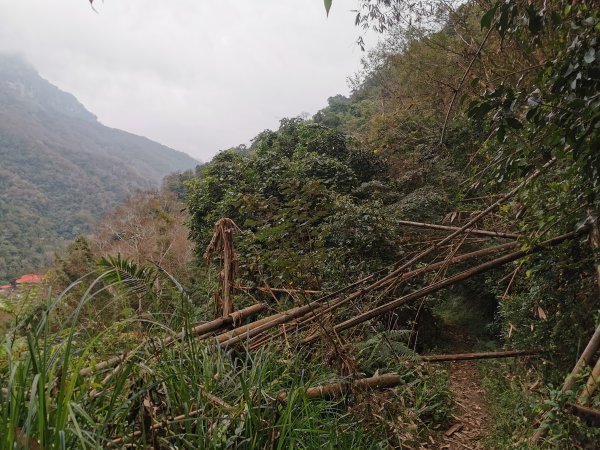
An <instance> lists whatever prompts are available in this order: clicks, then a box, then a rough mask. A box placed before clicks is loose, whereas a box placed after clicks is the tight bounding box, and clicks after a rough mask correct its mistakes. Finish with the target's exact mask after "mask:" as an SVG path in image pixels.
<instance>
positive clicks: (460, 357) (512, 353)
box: [421, 349, 547, 362]
mask: <svg viewBox="0 0 600 450" xmlns="http://www.w3.org/2000/svg"><path fill="white" fill-rule="evenodd" d="M545 352H547V350H542V349H533V350H503V351H498V352H480V353H456V354H449V355H423V356H421V359H422V360H423V361H425V362H443V361H472V360H475V359H498V358H514V357H517V356H532V355H539V354H541V353H545Z"/></svg>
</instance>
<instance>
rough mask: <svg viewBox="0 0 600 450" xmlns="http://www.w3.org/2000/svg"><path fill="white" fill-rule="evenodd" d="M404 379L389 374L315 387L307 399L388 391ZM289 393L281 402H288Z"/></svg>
mask: <svg viewBox="0 0 600 450" xmlns="http://www.w3.org/2000/svg"><path fill="white" fill-rule="evenodd" d="M401 382H402V377H400V375H398V374H397V373H387V374H384V375H378V376H375V377H370V378H361V379H359V380H354V381H351V382H340V383H331V384H324V385H322V386H315V387H312V388H308V389H307V390H306V397H308V398H309V399H317V398H322V399H334V398H338V397H342V396H343V395H345V394H347V393H349V392H357V391H366V390H373V389H386V388H390V387H394V386H397V385H399V384H400V383H401ZM287 397H288V393H287V392H285V391H284V392H280V393H279V394H278V395H277V399H278V400H279V401H281V402H285V401H286V400H287Z"/></svg>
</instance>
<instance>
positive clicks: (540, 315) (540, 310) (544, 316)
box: [537, 306, 548, 320]
mask: <svg viewBox="0 0 600 450" xmlns="http://www.w3.org/2000/svg"><path fill="white" fill-rule="evenodd" d="M537 313H538V317H539V318H540V319H542V320H548V316H546V313H545V312H544V310H543V309H542V307H541V306H538V307H537Z"/></svg>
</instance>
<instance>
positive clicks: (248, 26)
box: [0, 0, 362, 161]
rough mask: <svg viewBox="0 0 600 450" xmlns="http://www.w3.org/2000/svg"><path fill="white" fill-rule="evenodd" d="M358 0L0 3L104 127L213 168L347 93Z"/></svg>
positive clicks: (34, 55)
mask: <svg viewBox="0 0 600 450" xmlns="http://www.w3.org/2000/svg"><path fill="white" fill-rule="evenodd" d="M355 5H356V2H355V1H354V0H350V1H349V0H338V1H335V2H333V8H332V10H331V13H330V16H329V18H327V17H326V16H325V11H324V7H323V1H322V0H177V1H173V0H104V3H102V2H101V1H99V0H97V1H96V2H95V7H96V9H97V13H95V12H93V11H92V10H91V8H90V6H89V3H88V2H87V0H53V1H49V0H0V51H2V50H4V51H11V52H14V51H16V52H20V53H22V54H24V55H25V56H26V58H27V59H28V60H29V61H30V62H31V63H32V64H33V65H34V66H35V67H36V68H37V69H38V71H39V72H40V74H41V75H42V76H43V77H44V78H46V79H48V80H49V81H51V82H52V83H54V84H56V85H57V86H58V87H60V88H61V89H63V90H65V91H68V92H71V93H73V94H74V95H75V96H76V97H77V98H78V99H79V100H80V101H81V102H82V103H83V104H84V105H85V106H86V107H87V108H88V109H89V110H90V111H91V112H93V113H94V114H96V115H97V116H98V119H99V120H100V121H101V122H102V123H104V124H106V125H108V126H111V127H116V128H121V129H124V130H126V131H130V132H132V133H136V134H141V135H143V136H147V137H149V138H151V139H154V140H156V141H158V142H160V143H163V144H165V145H168V146H170V147H173V148H176V149H178V150H182V151H185V152H187V153H189V154H190V155H192V156H194V157H195V158H198V159H202V160H205V161H206V160H208V159H210V157H211V156H212V155H214V154H215V153H216V152H217V151H218V150H221V149H224V148H228V147H231V146H235V145H237V144H240V143H247V142H248V141H249V140H250V139H251V138H252V137H254V136H255V135H256V134H258V132H260V131H262V130H264V129H265V128H271V129H273V128H277V124H278V122H279V119H281V118H282V117H291V116H297V115H299V114H301V113H305V112H307V113H310V114H314V113H315V112H316V111H317V110H318V109H320V108H322V107H323V106H325V105H326V104H327V97H329V96H332V95H335V94H338V93H342V94H347V93H348V86H347V82H346V79H347V77H348V76H350V75H352V74H353V73H354V72H356V70H357V69H358V68H359V61H360V58H361V56H362V53H361V51H360V49H359V48H358V46H357V45H356V44H355V42H356V38H357V37H358V35H359V33H360V30H359V29H357V28H355V27H354V13H352V12H351V9H353V8H354V7H355Z"/></svg>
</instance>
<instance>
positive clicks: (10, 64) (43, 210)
mask: <svg viewBox="0 0 600 450" xmlns="http://www.w3.org/2000/svg"><path fill="white" fill-rule="evenodd" d="M197 164H199V162H198V161H197V160H195V159H193V158H192V157H190V156H189V155H186V154H185V153H183V152H179V151H177V150H174V149H171V148H169V147H167V146H165V145H162V144H159V143H156V142H153V141H151V140H150V139H148V138H146V137H143V136H137V135H135V134H132V133H128V132H126V131H122V130H119V129H116V128H110V127H108V126H106V125H103V124H102V123H100V122H99V121H98V120H97V117H96V116H95V115H94V114H93V113H91V112H90V111H88V110H87V109H86V108H85V106H83V105H82V104H81V103H80V102H79V101H78V100H77V98H76V97H75V96H73V95H72V94H70V93H67V92H64V91H62V90H61V89H59V88H58V87H56V86H54V85H53V84H52V83H50V82H49V81H47V80H45V79H44V78H42V77H41V76H40V75H39V74H38V73H37V71H36V70H35V69H34V68H33V66H31V65H30V64H29V63H27V62H26V61H24V60H23V58H22V57H19V56H14V55H2V54H0V227H2V230H3V231H2V232H0V280H4V281H6V280H8V279H10V278H14V277H15V276H18V275H19V274H21V273H25V272H30V271H33V270H35V269H39V268H40V267H41V266H43V265H45V264H47V263H49V262H50V261H51V260H52V258H53V255H54V252H55V251H56V250H58V249H60V248H61V247H62V245H63V244H64V243H65V242H67V241H69V240H70V239H73V238H74V237H75V236H77V235H78V234H85V233H88V232H89V231H90V230H91V229H92V227H93V225H94V223H95V222H96V221H97V220H98V219H99V218H100V217H102V215H103V214H104V213H106V212H107V211H109V210H110V209H112V208H114V207H115V206H117V205H118V204H119V203H120V202H121V201H123V200H124V199H125V198H126V197H127V196H128V195H129V194H131V193H133V192H135V191H137V190H148V189H152V188H156V187H158V186H159V184H160V182H161V181H162V179H163V178H164V177H165V176H166V175H168V174H170V173H173V172H178V171H183V170H187V169H191V168H193V167H195V166H196V165H197Z"/></svg>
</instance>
